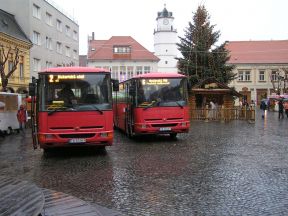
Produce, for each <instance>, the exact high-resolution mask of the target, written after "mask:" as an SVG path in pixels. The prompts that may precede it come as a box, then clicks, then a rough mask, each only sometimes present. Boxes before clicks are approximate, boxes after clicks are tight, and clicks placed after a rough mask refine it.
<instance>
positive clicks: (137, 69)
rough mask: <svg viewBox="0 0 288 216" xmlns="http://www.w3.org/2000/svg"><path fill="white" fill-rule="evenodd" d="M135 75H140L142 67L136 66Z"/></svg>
mask: <svg viewBox="0 0 288 216" xmlns="http://www.w3.org/2000/svg"><path fill="white" fill-rule="evenodd" d="M136 74H137V75H139V74H142V66H137V67H136Z"/></svg>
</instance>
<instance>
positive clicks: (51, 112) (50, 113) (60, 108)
mask: <svg viewBox="0 0 288 216" xmlns="http://www.w3.org/2000/svg"><path fill="white" fill-rule="evenodd" d="M64 108H65V109H66V107H58V108H55V109H53V110H50V111H49V112H48V115H52V114H53V113H55V112H57V111H59V110H63V109H64Z"/></svg>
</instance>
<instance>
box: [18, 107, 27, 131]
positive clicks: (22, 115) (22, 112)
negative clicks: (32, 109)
mask: <svg viewBox="0 0 288 216" xmlns="http://www.w3.org/2000/svg"><path fill="white" fill-rule="evenodd" d="M17 119H18V122H19V129H20V130H23V129H24V128H25V124H26V121H27V111H26V109H25V107H24V105H22V104H21V105H20V108H19V110H18V112H17Z"/></svg>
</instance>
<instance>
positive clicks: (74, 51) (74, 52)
mask: <svg viewBox="0 0 288 216" xmlns="http://www.w3.org/2000/svg"><path fill="white" fill-rule="evenodd" d="M77 56H78V54H77V50H73V58H74V59H77Z"/></svg>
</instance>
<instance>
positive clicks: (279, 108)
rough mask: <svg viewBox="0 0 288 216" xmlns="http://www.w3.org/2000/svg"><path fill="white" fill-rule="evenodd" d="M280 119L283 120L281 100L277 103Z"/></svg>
mask: <svg viewBox="0 0 288 216" xmlns="http://www.w3.org/2000/svg"><path fill="white" fill-rule="evenodd" d="M280 117H281V118H282V119H283V118H284V106H283V101H282V100H280V101H279V102H278V118H279V119H280Z"/></svg>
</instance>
